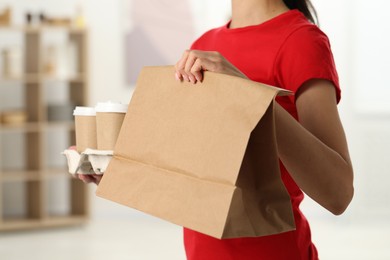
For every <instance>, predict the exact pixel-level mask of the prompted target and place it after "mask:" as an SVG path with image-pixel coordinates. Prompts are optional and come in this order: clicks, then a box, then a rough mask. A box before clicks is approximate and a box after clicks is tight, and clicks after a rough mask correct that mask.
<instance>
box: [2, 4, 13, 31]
mask: <svg viewBox="0 0 390 260" xmlns="http://www.w3.org/2000/svg"><path fill="white" fill-rule="evenodd" d="M9 25H11V8H9V7H7V8H5V9H4V10H3V11H2V12H0V26H9Z"/></svg>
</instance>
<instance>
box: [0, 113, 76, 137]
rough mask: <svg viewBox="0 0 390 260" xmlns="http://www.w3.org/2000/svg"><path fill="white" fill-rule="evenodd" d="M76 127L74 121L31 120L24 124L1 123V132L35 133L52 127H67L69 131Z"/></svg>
mask: <svg viewBox="0 0 390 260" xmlns="http://www.w3.org/2000/svg"><path fill="white" fill-rule="evenodd" d="M0 114H1V111H0ZM74 127H75V126H74V122H73V121H49V122H44V123H38V122H31V123H22V124H1V123H0V133H16V132H18V133H23V132H24V133H35V132H40V131H44V130H52V129H67V130H69V131H73V130H74Z"/></svg>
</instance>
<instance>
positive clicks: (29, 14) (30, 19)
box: [26, 12, 33, 25]
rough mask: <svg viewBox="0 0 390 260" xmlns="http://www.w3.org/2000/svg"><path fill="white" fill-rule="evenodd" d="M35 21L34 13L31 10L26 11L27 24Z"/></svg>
mask: <svg viewBox="0 0 390 260" xmlns="http://www.w3.org/2000/svg"><path fill="white" fill-rule="evenodd" d="M32 23H33V15H32V13H30V12H27V13H26V24H27V25H31V24H32Z"/></svg>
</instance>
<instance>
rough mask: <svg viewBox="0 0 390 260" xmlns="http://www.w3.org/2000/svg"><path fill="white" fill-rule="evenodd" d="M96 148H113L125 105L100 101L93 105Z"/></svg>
mask: <svg viewBox="0 0 390 260" xmlns="http://www.w3.org/2000/svg"><path fill="white" fill-rule="evenodd" d="M95 111H96V131H97V148H98V150H114V147H115V143H116V140H117V138H118V135H119V131H120V129H121V127H122V123H123V119H124V118H125V114H126V112H127V105H125V104H120V103H113V102H101V103H98V104H97V105H96V107H95Z"/></svg>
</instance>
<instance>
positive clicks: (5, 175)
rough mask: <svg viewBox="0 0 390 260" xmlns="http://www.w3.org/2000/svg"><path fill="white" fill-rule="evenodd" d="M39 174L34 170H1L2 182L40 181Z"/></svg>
mask: <svg viewBox="0 0 390 260" xmlns="http://www.w3.org/2000/svg"><path fill="white" fill-rule="evenodd" d="M41 174H42V173H41V172H40V171H36V170H2V171H0V175H1V177H0V179H1V180H2V182H15V181H37V180H40V179H41Z"/></svg>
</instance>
